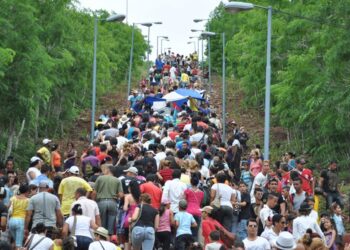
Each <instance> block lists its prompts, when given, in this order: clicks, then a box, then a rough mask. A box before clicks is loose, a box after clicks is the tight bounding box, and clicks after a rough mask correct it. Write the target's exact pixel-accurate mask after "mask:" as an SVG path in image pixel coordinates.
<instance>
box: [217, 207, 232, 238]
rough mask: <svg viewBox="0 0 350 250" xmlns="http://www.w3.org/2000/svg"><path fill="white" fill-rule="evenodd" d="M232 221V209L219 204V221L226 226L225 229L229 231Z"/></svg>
mask: <svg viewBox="0 0 350 250" xmlns="http://www.w3.org/2000/svg"><path fill="white" fill-rule="evenodd" d="M232 221H233V209H232V207H229V206H221V207H220V211H219V222H220V224H221V225H223V226H224V228H226V230H227V231H229V232H231V230H232Z"/></svg>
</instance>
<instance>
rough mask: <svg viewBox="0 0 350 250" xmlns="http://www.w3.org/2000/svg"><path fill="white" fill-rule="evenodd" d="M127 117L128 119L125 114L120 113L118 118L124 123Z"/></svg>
mask: <svg viewBox="0 0 350 250" xmlns="http://www.w3.org/2000/svg"><path fill="white" fill-rule="evenodd" d="M128 120H129V119H128V117H127V116H126V115H122V117H121V118H120V121H121V122H122V123H125V122H127V121H128Z"/></svg>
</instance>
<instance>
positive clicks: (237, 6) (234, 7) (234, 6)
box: [225, 2, 272, 160]
mask: <svg viewBox="0 0 350 250" xmlns="http://www.w3.org/2000/svg"><path fill="white" fill-rule="evenodd" d="M255 7H257V8H261V9H265V10H267V47H266V73H265V75H266V76H265V127H264V159H266V160H268V159H269V154H270V152H269V150H270V148H269V147H270V98H271V33H272V7H271V6H268V7H264V6H260V5H254V4H252V3H242V2H228V3H225V9H226V10H227V11H229V12H232V13H238V12H241V11H248V10H252V9H253V8H255Z"/></svg>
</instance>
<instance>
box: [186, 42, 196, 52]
mask: <svg viewBox="0 0 350 250" xmlns="http://www.w3.org/2000/svg"><path fill="white" fill-rule="evenodd" d="M191 43H192V44H193V48H194V51H196V42H195V41H189V42H187V44H191Z"/></svg>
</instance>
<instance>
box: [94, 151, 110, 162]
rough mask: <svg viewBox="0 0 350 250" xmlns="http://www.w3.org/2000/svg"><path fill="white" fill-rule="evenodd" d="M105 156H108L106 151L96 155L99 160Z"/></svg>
mask: <svg viewBox="0 0 350 250" xmlns="http://www.w3.org/2000/svg"><path fill="white" fill-rule="evenodd" d="M106 156H108V155H107V154H106V153H102V152H101V153H100V154H99V155H98V156H96V157H97V159H98V160H99V161H100V162H101V161H103V160H104V159H105V158H106Z"/></svg>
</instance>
